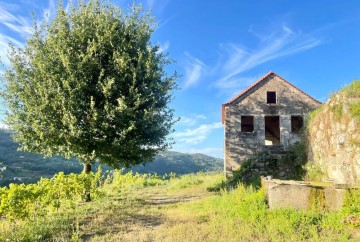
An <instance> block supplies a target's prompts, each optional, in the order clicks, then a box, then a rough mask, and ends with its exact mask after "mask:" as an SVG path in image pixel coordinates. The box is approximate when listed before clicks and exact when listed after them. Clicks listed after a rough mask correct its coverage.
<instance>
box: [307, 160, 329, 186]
mask: <svg viewBox="0 0 360 242" xmlns="http://www.w3.org/2000/svg"><path fill="white" fill-rule="evenodd" d="M304 168H305V170H306V174H305V177H304V180H305V181H322V180H323V179H324V178H325V176H326V175H325V173H324V172H323V170H322V169H321V166H320V165H318V164H315V163H314V162H309V163H307V164H306V165H305V166H304Z"/></svg>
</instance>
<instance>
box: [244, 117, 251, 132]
mask: <svg viewBox="0 0 360 242" xmlns="http://www.w3.org/2000/svg"><path fill="white" fill-rule="evenodd" d="M253 131H254V116H241V132H253Z"/></svg>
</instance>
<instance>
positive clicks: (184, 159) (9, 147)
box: [0, 130, 223, 186]
mask: <svg viewBox="0 0 360 242" xmlns="http://www.w3.org/2000/svg"><path fill="white" fill-rule="evenodd" d="M17 148H18V145H17V143H15V142H13V141H12V140H11V137H10V133H9V132H8V131H6V130H0V162H2V163H3V165H4V166H6V170H5V172H4V174H3V178H0V186H4V185H8V184H9V183H11V182H12V183H19V182H25V183H29V182H35V181H37V180H38V179H39V178H40V177H52V176H53V175H54V174H55V173H58V172H60V171H63V172H64V173H65V174H68V173H72V172H73V173H79V172H81V170H82V165H81V164H79V162H78V161H76V160H74V159H73V160H66V159H64V158H62V157H52V158H47V159H44V158H43V157H42V156H41V155H37V154H33V153H28V152H20V151H17ZM222 167H223V160H222V159H218V158H214V157H210V156H206V155H203V154H183V153H179V152H173V151H167V152H164V153H161V154H159V155H158V156H157V157H156V158H155V160H154V161H153V162H149V163H146V164H144V165H137V166H134V167H132V168H131V169H127V171H129V170H132V171H133V172H139V173H157V174H158V175H163V174H165V173H170V172H174V173H176V174H188V173H194V172H199V171H216V170H222ZM95 169H96V166H95ZM104 169H111V168H109V167H106V166H105V167H104Z"/></svg>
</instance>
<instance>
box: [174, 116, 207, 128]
mask: <svg viewBox="0 0 360 242" xmlns="http://www.w3.org/2000/svg"><path fill="white" fill-rule="evenodd" d="M205 119H207V117H206V116H205V115H203V114H198V115H192V116H181V117H180V121H179V122H178V123H177V124H178V125H186V126H193V125H195V124H197V123H198V121H202V120H205Z"/></svg>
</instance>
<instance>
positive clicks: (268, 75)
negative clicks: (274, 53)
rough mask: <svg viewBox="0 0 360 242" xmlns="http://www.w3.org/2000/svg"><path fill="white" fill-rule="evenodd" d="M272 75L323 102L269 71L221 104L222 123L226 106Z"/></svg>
mask: <svg viewBox="0 0 360 242" xmlns="http://www.w3.org/2000/svg"><path fill="white" fill-rule="evenodd" d="M270 76H276V77H278V78H279V79H280V80H282V81H284V82H285V83H287V84H289V85H290V86H292V87H293V88H294V89H296V90H298V91H299V92H301V93H302V94H304V95H305V96H307V97H309V98H310V99H311V100H313V101H314V102H317V103H319V104H321V102H319V101H318V100H316V99H315V98H313V97H311V96H310V95H308V94H306V93H305V92H303V91H302V90H300V89H299V88H297V87H296V86H294V85H293V84H291V83H290V82H288V81H287V80H285V79H284V78H282V77H281V76H279V75H278V74H276V73H274V72H272V71H269V72H268V73H267V74H265V75H264V76H263V77H261V78H260V79H258V80H257V81H256V82H254V83H253V84H252V85H251V86H250V87H248V88H247V89H245V90H244V91H242V92H240V93H239V94H238V95H236V96H235V97H234V98H232V99H230V100H229V101H228V102H226V103H224V104H222V105H221V114H222V123H224V121H225V107H226V106H228V105H229V104H231V103H233V102H235V101H236V100H238V99H239V98H241V97H243V96H244V95H245V94H247V93H248V92H250V91H251V90H253V89H254V88H256V87H257V86H258V85H260V84H261V83H262V82H264V81H265V80H266V79H267V78H268V77H270Z"/></svg>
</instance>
